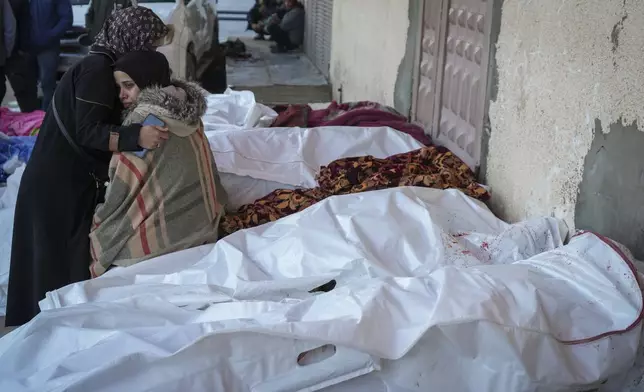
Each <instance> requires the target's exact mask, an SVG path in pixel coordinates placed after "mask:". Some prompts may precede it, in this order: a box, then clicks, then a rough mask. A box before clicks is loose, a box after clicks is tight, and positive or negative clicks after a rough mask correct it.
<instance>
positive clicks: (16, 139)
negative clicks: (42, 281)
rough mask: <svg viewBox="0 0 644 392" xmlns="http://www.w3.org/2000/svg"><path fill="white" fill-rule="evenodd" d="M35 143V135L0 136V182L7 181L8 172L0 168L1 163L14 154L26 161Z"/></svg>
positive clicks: (0, 166)
mask: <svg viewBox="0 0 644 392" xmlns="http://www.w3.org/2000/svg"><path fill="white" fill-rule="evenodd" d="M35 143H36V136H0V183H5V182H7V177H9V174H8V173H5V172H4V170H2V165H4V163H5V162H7V161H8V160H9V159H11V158H13V157H14V156H17V157H18V160H20V161H21V162H24V163H26V162H27V161H29V157H30V156H31V152H32V151H33V149H34V144H35Z"/></svg>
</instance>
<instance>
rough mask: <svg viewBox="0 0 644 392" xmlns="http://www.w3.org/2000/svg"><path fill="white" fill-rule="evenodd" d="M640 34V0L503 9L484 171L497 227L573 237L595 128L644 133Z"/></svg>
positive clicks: (643, 15)
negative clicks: (535, 224) (542, 219)
mask: <svg viewBox="0 0 644 392" xmlns="http://www.w3.org/2000/svg"><path fill="white" fill-rule="evenodd" d="M643 25H644V1H642V0H505V1H504V3H503V10H502V18H501V30H500V34H499V38H498V42H497V52H496V63H497V67H498V75H499V80H498V95H497V99H496V101H494V102H491V104H490V111H489V114H490V120H491V125H492V135H491V139H490V142H489V155H488V157H487V169H486V178H487V182H488V184H489V185H490V186H491V187H492V192H493V198H492V207H493V209H494V210H495V211H496V212H497V213H498V214H499V215H500V216H501V217H502V218H505V219H507V220H510V221H517V220H520V219H525V218H528V217H532V216H543V215H554V216H557V217H560V218H564V219H565V220H566V222H567V223H568V224H569V225H570V226H571V227H574V213H575V204H576V202H577V196H578V188H579V183H580V182H581V180H582V177H583V171H584V159H585V157H586V155H587V153H588V152H589V149H590V146H591V143H592V141H593V128H594V124H595V121H596V120H598V121H600V122H601V123H602V124H614V123H617V122H622V123H624V124H631V123H633V122H636V123H637V124H644V60H643V54H644V29H642V26H643ZM609 129H610V127H604V129H603V131H604V132H607V131H609ZM641 130H642V127H641V126H640V128H639V131H641ZM643 150H644V148H643Z"/></svg>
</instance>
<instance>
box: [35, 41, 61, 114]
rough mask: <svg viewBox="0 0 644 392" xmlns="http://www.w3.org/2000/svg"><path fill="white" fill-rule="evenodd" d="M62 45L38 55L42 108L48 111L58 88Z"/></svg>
mask: <svg viewBox="0 0 644 392" xmlns="http://www.w3.org/2000/svg"><path fill="white" fill-rule="evenodd" d="M59 58H60V46H54V47H53V48H51V49H47V50H43V51H41V52H39V53H38V54H37V55H36V61H37V62H38V80H40V87H41V88H42V110H43V111H45V112H46V111H47V109H48V108H49V104H50V103H51V99H52V97H53V96H54V91H55V90H56V77H57V76H58V62H59Z"/></svg>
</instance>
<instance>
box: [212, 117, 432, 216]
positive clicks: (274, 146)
mask: <svg viewBox="0 0 644 392" xmlns="http://www.w3.org/2000/svg"><path fill="white" fill-rule="evenodd" d="M207 136H208V139H209V142H210V147H211V149H212V151H213V155H214V157H215V160H216V161H217V169H218V170H219V172H220V178H221V182H222V185H223V186H224V188H225V189H226V191H227V192H228V196H229V200H230V203H231V205H230V206H229V208H230V209H233V210H235V209H237V208H238V207H240V206H241V205H244V204H247V203H251V202H253V201H255V200H257V199H259V198H260V197H264V196H266V195H267V194H269V193H270V192H272V191H274V190H275V189H293V188H296V187H303V188H312V187H315V186H317V182H316V181H315V176H316V175H317V173H318V172H319V169H320V167H321V166H324V165H328V164H329V163H331V162H332V161H334V160H336V159H340V158H347V157H354V156H362V155H372V156H374V157H376V158H386V157H388V156H391V155H395V154H400V153H405V152H409V151H413V150H416V149H419V148H421V147H422V144H421V143H419V142H418V141H416V140H415V139H414V138H412V137H411V136H409V135H407V134H404V133H401V132H398V131H396V130H394V129H391V128H387V127H377V128H363V127H321V128H253V129H247V130H239V129H236V128H233V129H232V130H228V131H225V130H223V129H220V130H219V131H216V132H207Z"/></svg>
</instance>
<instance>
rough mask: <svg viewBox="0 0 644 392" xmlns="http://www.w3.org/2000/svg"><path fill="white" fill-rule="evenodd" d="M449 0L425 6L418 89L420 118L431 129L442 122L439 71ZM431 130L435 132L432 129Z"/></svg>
mask: <svg viewBox="0 0 644 392" xmlns="http://www.w3.org/2000/svg"><path fill="white" fill-rule="evenodd" d="M444 3H446V1H445V0H427V1H425V2H424V6H423V27H422V38H421V46H420V69H419V72H418V91H417V92H416V106H415V108H416V120H417V121H419V122H420V123H421V124H422V125H423V127H424V128H425V129H427V130H432V129H435V128H436V127H437V126H438V121H437V120H438V118H439V116H436V115H435V114H434V113H437V111H436V105H437V104H438V103H439V102H440V100H436V98H437V94H438V91H439V89H438V87H439V86H440V84H439V83H438V80H439V71H440V69H441V67H442V61H441V58H442V53H441V50H442V45H441V42H442V41H443V39H442V37H441V36H440V35H441V31H444V29H441V25H442V24H443V19H444V18H443V17H442V8H443V7H445V4H444ZM430 133H431V132H430Z"/></svg>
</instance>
